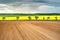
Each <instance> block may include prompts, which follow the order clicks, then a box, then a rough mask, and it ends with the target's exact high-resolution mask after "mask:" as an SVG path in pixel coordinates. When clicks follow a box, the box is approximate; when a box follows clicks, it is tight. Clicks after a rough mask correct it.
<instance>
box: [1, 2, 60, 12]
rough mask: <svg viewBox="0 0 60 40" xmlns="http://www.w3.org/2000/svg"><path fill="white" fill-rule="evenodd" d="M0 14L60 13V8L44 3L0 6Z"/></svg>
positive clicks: (18, 3)
mask: <svg viewBox="0 0 60 40" xmlns="http://www.w3.org/2000/svg"><path fill="white" fill-rule="evenodd" d="M0 13H60V7H55V6H49V5H47V4H44V3H20V2H16V3H12V4H0Z"/></svg>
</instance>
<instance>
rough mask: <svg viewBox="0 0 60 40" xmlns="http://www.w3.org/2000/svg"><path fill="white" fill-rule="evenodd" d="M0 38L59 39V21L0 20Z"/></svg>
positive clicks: (3, 39)
mask: <svg viewBox="0 0 60 40" xmlns="http://www.w3.org/2000/svg"><path fill="white" fill-rule="evenodd" d="M0 40H60V21H0Z"/></svg>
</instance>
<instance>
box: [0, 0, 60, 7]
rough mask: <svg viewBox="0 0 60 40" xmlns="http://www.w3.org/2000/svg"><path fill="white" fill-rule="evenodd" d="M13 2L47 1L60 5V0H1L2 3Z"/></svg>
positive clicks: (48, 3)
mask: <svg viewBox="0 0 60 40" xmlns="http://www.w3.org/2000/svg"><path fill="white" fill-rule="evenodd" d="M13 2H22V3H24V2H25V3H28V2H32V3H45V4H47V5H51V6H60V0H0V3H13Z"/></svg>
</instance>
